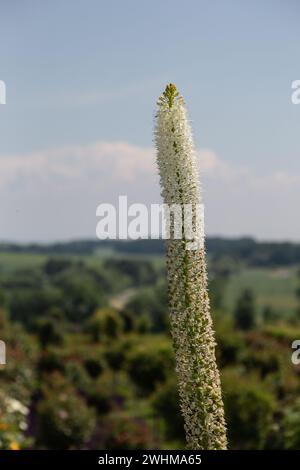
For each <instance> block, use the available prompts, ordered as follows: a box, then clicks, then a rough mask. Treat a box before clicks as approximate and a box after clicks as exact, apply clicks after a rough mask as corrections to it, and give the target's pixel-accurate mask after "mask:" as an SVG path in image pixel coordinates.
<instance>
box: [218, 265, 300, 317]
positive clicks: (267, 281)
mask: <svg viewBox="0 0 300 470" xmlns="http://www.w3.org/2000/svg"><path fill="white" fill-rule="evenodd" d="M298 286H300V279H299V278H297V269H296V268H295V267H284V268H274V269H269V268H268V269H264V268H242V269H241V270H240V271H239V272H237V273H236V274H233V275H232V276H231V277H230V278H229V281H228V284H227V288H226V293H225V302H224V303H225V307H226V308H228V309H229V310H231V311H232V310H233V309H234V306H235V304H236V300H237V298H238V297H239V295H240V293H241V292H242V291H243V290H244V289H246V288H249V289H251V290H252V291H253V293H254V295H255V300H256V304H257V308H258V310H259V311H261V310H262V309H263V308H264V307H266V306H270V307H272V308H274V309H275V310H278V311H280V312H284V313H287V314H290V313H292V312H293V311H294V310H295V309H296V308H297V306H298V302H297V298H296V295H295V291H296V289H297V287H298Z"/></svg>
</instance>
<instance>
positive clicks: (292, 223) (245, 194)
mask: <svg viewBox="0 0 300 470" xmlns="http://www.w3.org/2000/svg"><path fill="white" fill-rule="evenodd" d="M199 167H200V173H201V179H202V181H203V187H204V199H205V204H206V221H207V231H208V233H215V234H226V235H246V234H247V235H255V236H259V237H263V238H277V239H278V238H297V237H298V233H299V232H300V223H299V222H298V219H297V211H298V201H299V196H300V184H299V183H300V175H299V174H295V173H288V172H286V171H279V170H274V171H272V172H270V173H269V174H265V175H259V174H257V173H255V172H253V171H252V170H251V169H250V168H247V167H245V166H239V165H234V164H232V163H229V162H226V161H224V160H222V159H221V158H220V157H219V156H218V155H216V153H214V152H213V151H212V150H209V149H202V150H199ZM159 192H160V190H159V185H158V175H157V170H156V164H155V151H154V149H153V148H151V147H148V148H147V147H139V146H136V145H132V144H129V143H127V142H105V141H100V142H96V143H93V144H88V145H81V146H65V147H60V148H54V149H47V150H43V151H38V152H33V153H31V154H27V155H9V156H2V157H1V156H0V200H1V205H0V222H2V223H1V230H0V238H2V239H3V238H14V239H19V240H22V239H26V240H34V239H45V240H46V239H48V240H49V239H53V238H56V239H59V238H78V237H83V236H89V237H92V236H94V230H95V225H96V218H95V210H96V207H97V205H98V204H99V203H101V202H115V201H116V200H117V197H118V196H119V195H120V194H127V195H128V198H129V202H131V201H132V202H144V203H151V202H158V201H159V200H160V197H159Z"/></svg>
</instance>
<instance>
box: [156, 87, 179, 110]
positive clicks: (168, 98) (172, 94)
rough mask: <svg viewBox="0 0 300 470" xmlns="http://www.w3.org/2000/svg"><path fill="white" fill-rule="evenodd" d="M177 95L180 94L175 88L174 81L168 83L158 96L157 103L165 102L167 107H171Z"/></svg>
mask: <svg viewBox="0 0 300 470" xmlns="http://www.w3.org/2000/svg"><path fill="white" fill-rule="evenodd" d="M179 96H180V95H179V92H178V90H177V88H176V85H174V83H169V84H168V85H167V86H166V89H165V91H164V92H163V94H162V95H161V96H160V98H159V100H158V104H162V103H167V104H168V106H169V108H172V106H173V104H174V101H175V100H176V98H178V97H179Z"/></svg>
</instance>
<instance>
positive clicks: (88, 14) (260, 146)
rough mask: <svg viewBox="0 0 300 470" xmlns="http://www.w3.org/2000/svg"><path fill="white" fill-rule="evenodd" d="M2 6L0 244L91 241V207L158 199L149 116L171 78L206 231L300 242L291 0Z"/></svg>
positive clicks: (296, 11)
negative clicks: (187, 126)
mask: <svg viewBox="0 0 300 470" xmlns="http://www.w3.org/2000/svg"><path fill="white" fill-rule="evenodd" d="M0 8H1V15H0V79H1V80H4V81H5V82H6V85H7V104H6V105H5V106H2V105H1V106H0V129H1V140H0V201H1V202H0V220H1V224H0V239H14V240H21V241H28V240H52V239H60V238H80V237H86V236H88V237H94V236H95V226H96V219H95V210H96V206H97V205H98V204H99V203H101V202H113V201H115V200H116V198H117V196H118V195H119V194H128V196H129V199H130V200H132V202H147V203H151V202H157V201H158V200H159V188H158V185H157V177H156V174H155V161H154V154H153V151H152V150H151V148H152V146H153V137H152V129H153V115H154V111H155V102H156V99H157V97H158V95H159V94H160V92H161V90H162V89H163V87H164V85H165V84H166V83H167V82H170V81H172V82H175V83H176V84H177V86H178V88H179V89H180V91H181V92H182V93H183V95H184V97H185V100H186V102H187V104H188V108H189V112H190V117H191V120H192V125H193V129H194V135H195V141H196V146H197V148H198V149H199V155H200V170H201V172H202V179H203V185H204V191H205V192H204V196H205V204H206V224H207V232H208V234H218V235H228V236H240V235H251V236H256V237H258V238H263V239H266V238H268V239H289V238H291V239H297V240H300V222H299V221H298V203H299V196H300V184H299V183H300V138H299V135H300V134H299V130H300V105H298V106H297V105H292V104H291V98H290V96H291V83H292V81H293V80H296V79H300V66H299V64H300V60H299V59H300V49H299V44H300V29H299V15H300V5H299V3H298V2H297V1H296V0H289V1H287V2H283V1H276V0H273V1H268V0H266V1H264V2H259V1H257V0H256V1H251V2H250V1H249V2H241V1H237V0H236V1H232V0H228V1H226V2H224V1H221V0H219V1H208V0H207V1H199V0H198V1H197V0H193V1H192V0H187V1H186V2H182V1H181V2H180V1H177V0H173V1H168V0H164V1H158V0H152V1H151V2H149V1H145V0H140V1H133V0H126V1H121V0H118V1H116V0H114V1H110V2H104V1H99V0H98V1H96V0H85V1H83V0H76V1H72V0H60V1H58V0H52V1H51V2H50V1H49V2H40V1H38V0H35V1H33V0H26V1H23V2H21V1H17V0H14V1H10V2H5V1H3V0H2V1H1V2H0ZM108 160H109V161H108ZM152 167H153V168H152ZM124 168H127V170H126V171H125V175H124Z"/></svg>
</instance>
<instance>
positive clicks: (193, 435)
mask: <svg viewBox="0 0 300 470" xmlns="http://www.w3.org/2000/svg"><path fill="white" fill-rule="evenodd" d="M155 141H156V147H157V164H158V169H159V174H160V183H161V188H162V197H163V200H164V203H165V204H167V205H168V206H169V207H170V206H172V205H173V204H176V205H180V206H181V208H182V210H181V217H182V236H181V238H177V239H175V237H172V236H171V237H170V238H169V239H168V240H167V242H166V244H167V246H166V248H167V277H168V294H169V311H170V324H171V335H172V339H173V345H174V350H175V356H176V372H177V375H178V386H179V396H180V407H181V412H182V415H183V418H184V426H185V432H186V439H187V445H188V448H190V449H194V450H204V449H210V450H218V449H226V445H227V440H226V426H225V419H224V408H223V401H222V395H221V385H220V378H219V371H218V368H217V364H216V358H215V339H214V332H213V325H212V320H211V315H210V307H209V298H208V292H207V272H206V261H205V250H204V244H199V243H198V244H197V245H195V246H192V249H191V245H190V243H189V241H188V240H187V237H186V231H185V229H186V227H185V225H186V224H185V220H184V218H185V211H184V206H185V205H191V206H192V218H191V223H192V225H193V226H192V232H193V233H194V234H195V239H197V233H198V231H199V226H198V224H197V220H196V219H197V217H196V208H197V207H198V206H199V204H201V202H202V201H201V192H200V187H199V178H198V170H197V162H196V156H195V151H194V144H193V137H192V132H191V128H190V125H189V122H188V117H187V111H186V107H185V104H184V101H183V98H182V97H181V96H180V95H179V93H178V91H177V89H176V86H175V85H173V84H169V85H168V86H167V87H166V89H165V91H164V93H163V94H162V95H161V97H160V98H159V100H158V111H157V115H156V127H155ZM202 223H203V221H202ZM171 228H172V222H171ZM200 228H201V227H200ZM171 234H172V231H171Z"/></svg>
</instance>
